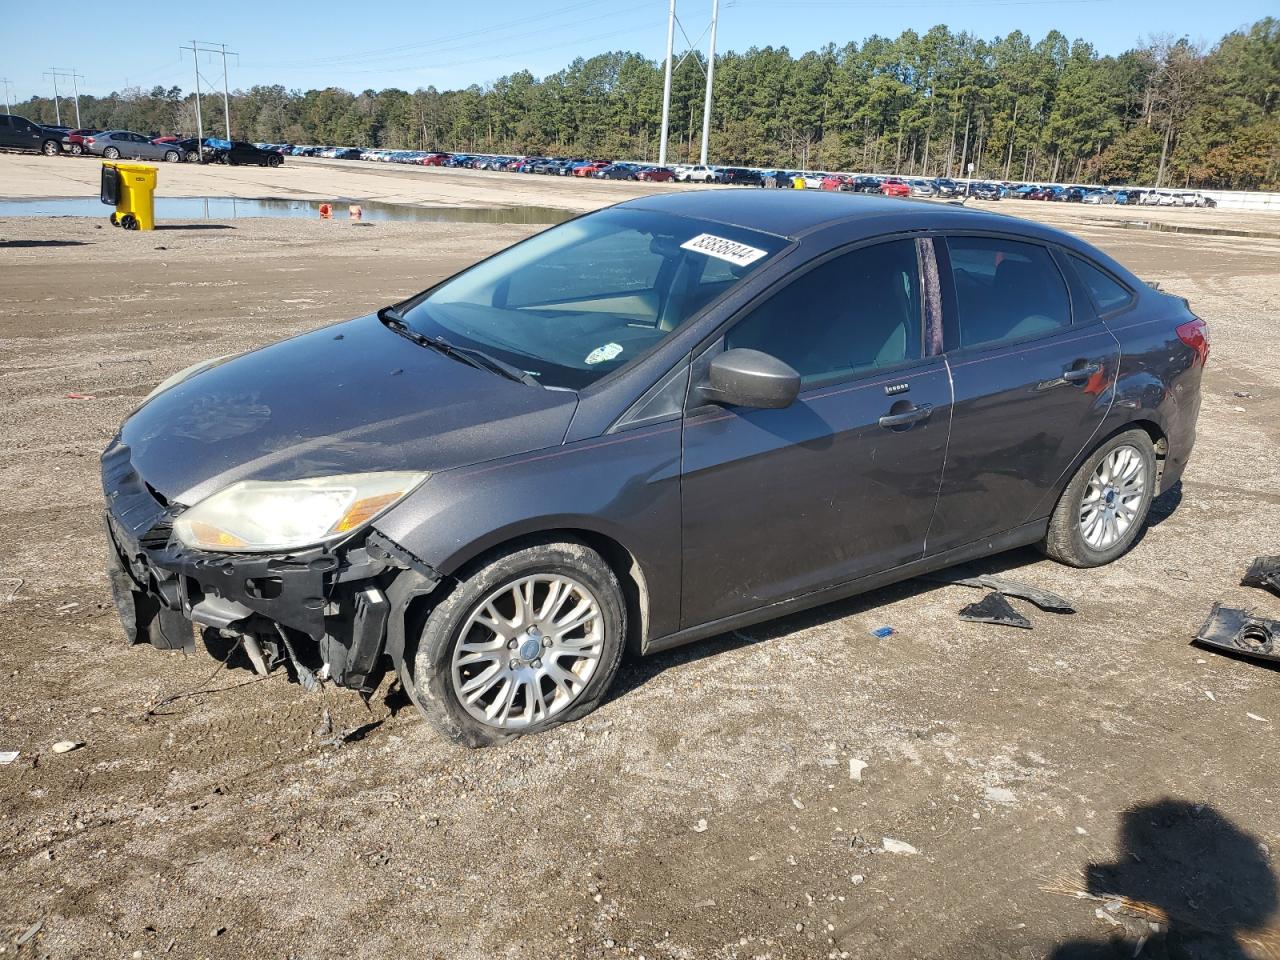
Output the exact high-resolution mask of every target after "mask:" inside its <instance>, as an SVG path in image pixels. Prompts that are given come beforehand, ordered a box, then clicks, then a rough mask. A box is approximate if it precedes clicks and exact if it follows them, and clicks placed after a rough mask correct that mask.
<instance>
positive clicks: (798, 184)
mask: <svg viewBox="0 0 1280 960" xmlns="http://www.w3.org/2000/svg"><path fill="white" fill-rule="evenodd" d="M791 186H792V187H793V188H794V189H796V190H803V189H804V188H805V182H804V175H803V174H797V175H796V178H795V179H794V180H792V181H791Z"/></svg>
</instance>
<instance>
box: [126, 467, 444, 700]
mask: <svg viewBox="0 0 1280 960" xmlns="http://www.w3.org/2000/svg"><path fill="white" fill-rule="evenodd" d="M112 466H113V464H111V463H109V462H108V458H107V457H104V458H103V481H104V486H105V488H106V491H107V513H106V526H107V535H108V538H109V540H110V546H111V549H110V551H109V554H110V556H109V561H108V562H109V568H108V572H109V576H110V579H111V589H112V595H113V596H114V598H115V603H116V608H117V609H118V611H119V613H120V622H121V624H122V626H123V627H124V632H125V636H126V637H127V638H128V640H129V643H131V644H139V643H150V644H151V645H152V646H155V647H157V648H159V649H164V650H176V649H181V650H190V649H191V648H192V647H193V646H194V637H193V632H192V625H193V624H194V625H196V626H198V627H202V628H205V637H206V642H208V643H209V645H210V647H211V648H214V647H215V646H218V645H222V646H225V647H226V649H227V652H228V653H229V652H230V650H231V649H232V648H233V647H234V645H235V644H237V643H238V644H241V645H243V647H244V650H245V653H246V654H247V655H248V657H249V659H250V661H251V662H252V663H253V665H254V668H255V669H257V670H258V671H259V672H266V671H269V670H270V669H272V668H273V667H275V666H277V665H278V664H280V663H281V662H282V661H284V660H285V659H286V658H288V659H289V660H290V661H292V663H293V665H294V667H295V669H296V672H297V674H298V676H299V678H306V677H308V676H312V675H314V674H317V673H318V674H320V675H321V676H328V677H329V678H331V679H332V680H333V681H334V682H335V683H337V684H339V685H341V686H346V687H350V688H352V689H356V690H360V691H361V692H363V693H365V694H366V695H367V694H368V693H370V692H372V690H373V689H375V688H376V687H377V684H378V682H379V681H380V679H381V677H382V675H383V673H384V672H385V670H386V668H387V667H388V666H390V665H392V664H390V663H388V662H387V655H388V654H389V653H390V654H392V655H398V654H399V653H400V652H401V651H402V649H403V622H402V621H403V616H404V612H405V608H406V605H407V600H408V599H412V597H414V596H420V595H422V594H423V593H427V592H430V590H431V589H433V588H434V587H435V585H436V584H437V583H438V582H439V580H440V577H439V575H437V574H436V573H435V571H433V570H432V569H431V568H430V567H428V566H427V565H426V564H423V563H422V562H421V561H419V560H417V558H415V557H413V556H412V555H410V554H409V553H408V552H407V551H405V550H403V548H401V547H399V546H398V545H396V544H395V543H393V542H391V541H390V540H388V539H386V538H385V537H382V536H381V535H380V534H378V533H377V532H376V531H370V532H369V534H368V535H367V536H364V537H362V538H358V539H357V540H352V541H348V542H347V543H345V544H342V545H340V546H334V547H314V548H311V549H309V550H302V551H298V552H295V553H276V554H230V553H207V552H203V551H199V550H191V549H188V548H187V547H185V546H183V545H182V544H181V543H178V542H177V541H176V540H175V539H174V538H173V537H172V536H171V528H172V522H173V519H174V517H175V516H176V515H177V512H178V511H177V509H176V508H171V507H169V506H167V505H165V504H162V503H161V502H159V500H158V499H157V498H156V497H155V496H154V495H153V494H152V492H151V491H150V490H149V489H148V488H147V487H146V486H145V485H144V484H143V483H141V482H140V480H138V479H137V475H136V474H135V473H133V471H132V469H131V468H128V467H127V466H125V467H123V468H121V467H120V466H119V465H118V464H116V465H115V466H116V469H115V470H114V471H113V470H112V469H111V468H112ZM397 579H399V580H401V581H402V583H401V584H399V585H396V581H397ZM404 581H409V582H411V583H412V585H413V586H414V587H415V590H413V591H406V590H405V588H404ZM393 585H395V586H394V589H393ZM389 593H390V595H391V597H392V599H391V600H389V599H388V594H389ZM401 596H404V597H406V601H405V603H401V604H400V605H399V606H398V607H397V604H396V602H395V600H396V598H398V597H401ZM396 617H399V618H400V622H396V623H394V624H393V623H392V620H393V618H396ZM388 633H390V634H391V636H392V637H393V640H394V641H395V646H396V647H397V649H396V650H394V651H392V650H388V648H387V644H386V640H387V636H388Z"/></svg>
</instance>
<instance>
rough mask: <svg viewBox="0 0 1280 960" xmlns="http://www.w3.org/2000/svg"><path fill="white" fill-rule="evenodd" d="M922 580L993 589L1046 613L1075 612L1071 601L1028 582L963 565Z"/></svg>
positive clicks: (932, 574)
mask: <svg viewBox="0 0 1280 960" xmlns="http://www.w3.org/2000/svg"><path fill="white" fill-rule="evenodd" d="M921 579H922V580H928V581H930V582H931V583H949V584H954V585H955V586H958V587H977V588H978V589H980V590H995V591H997V592H999V593H1003V594H1004V595H1005V596H1008V597H1017V598H1018V599H1019V600H1026V601H1029V602H1030V603H1034V604H1035V605H1036V606H1037V607H1039V608H1040V609H1041V610H1044V611H1045V612H1046V613H1075V612H1076V608H1075V607H1073V606H1072V605H1071V601H1069V600H1067V599H1065V598H1063V597H1060V596H1058V595H1057V594H1056V593H1050V592H1049V591H1048V590H1041V589H1040V588H1039V587H1033V586H1031V584H1029V583H1022V582H1021V581H1018V580H1006V579H1005V578H1004V577H992V576H988V575H987V574H985V573H973V572H971V571H969V570H967V569H966V568H964V567H953V568H952V569H950V570H939V571H938V572H937V573H929V574H925V575H924V576H923V577H921Z"/></svg>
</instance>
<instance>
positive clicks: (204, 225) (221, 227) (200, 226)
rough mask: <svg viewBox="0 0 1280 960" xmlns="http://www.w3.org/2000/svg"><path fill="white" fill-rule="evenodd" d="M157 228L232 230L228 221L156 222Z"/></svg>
mask: <svg viewBox="0 0 1280 960" xmlns="http://www.w3.org/2000/svg"><path fill="white" fill-rule="evenodd" d="M155 229H157V230H234V229H235V227H233V226H232V225H231V224H229V223H157V224H156V226H155Z"/></svg>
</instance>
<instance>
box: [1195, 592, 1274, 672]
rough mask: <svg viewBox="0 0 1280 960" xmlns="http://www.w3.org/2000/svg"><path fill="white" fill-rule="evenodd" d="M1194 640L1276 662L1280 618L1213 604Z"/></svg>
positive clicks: (1231, 651) (1230, 651)
mask: <svg viewBox="0 0 1280 960" xmlns="http://www.w3.org/2000/svg"><path fill="white" fill-rule="evenodd" d="M1196 640H1197V641H1199V642H1200V643H1203V644H1206V645H1208V646H1210V647H1215V648H1217V649H1219V650H1226V651H1228V652H1229V653H1238V654H1241V655H1243V656H1246V657H1256V658H1258V659H1260V660H1273V661H1277V662H1280V620H1269V619H1267V618H1266V617H1255V616H1253V615H1252V614H1250V613H1249V612H1248V611H1246V610H1238V609H1236V608H1235V607H1224V606H1222V605H1221V604H1218V603H1215V604H1214V605H1213V609H1212V610H1210V611H1209V619H1208V620H1206V621H1205V624H1204V626H1203V627H1201V628H1200V632H1199V633H1197V634H1196Z"/></svg>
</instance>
